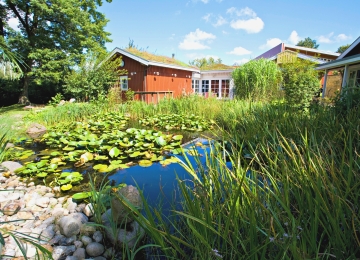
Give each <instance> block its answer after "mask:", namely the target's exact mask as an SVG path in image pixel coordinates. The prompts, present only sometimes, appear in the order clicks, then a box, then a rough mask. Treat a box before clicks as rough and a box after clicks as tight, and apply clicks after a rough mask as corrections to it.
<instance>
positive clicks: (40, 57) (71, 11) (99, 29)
mask: <svg viewBox="0 0 360 260" xmlns="http://www.w3.org/2000/svg"><path fill="white" fill-rule="evenodd" d="M106 1H107V2H111V0H106ZM101 5H102V0H87V1H82V0H47V1H43V0H4V1H1V2H0V10H1V11H0V36H1V37H2V38H4V39H5V40H6V41H7V44H8V46H9V48H10V49H11V50H12V51H13V52H16V53H18V54H19V56H21V57H22V60H23V61H24V64H23V65H21V69H22V73H23V80H22V93H21V97H20V98H19V102H21V103H24V102H27V101H28V87H29V82H30V80H31V79H35V81H36V83H38V84H41V83H44V82H54V83H57V82H59V81H60V80H62V79H63V78H64V75H65V74H66V73H67V72H68V71H69V70H70V69H71V68H72V67H73V66H76V65H77V64H79V63H80V62H81V61H82V60H83V59H84V54H85V53H86V52H87V51H93V52H97V53H103V52H105V47H104V45H105V43H106V42H109V41H110V39H109V36H110V34H109V33H107V32H105V30H104V28H105V26H106V24H107V22H108V20H107V19H106V18H105V16H104V15H103V14H102V13H100V12H98V11H97V8H98V7H99V6H101ZM11 18H15V19H17V20H18V22H19V25H18V28H19V30H13V29H12V28H10V27H9V26H8V21H9V19H11Z"/></svg>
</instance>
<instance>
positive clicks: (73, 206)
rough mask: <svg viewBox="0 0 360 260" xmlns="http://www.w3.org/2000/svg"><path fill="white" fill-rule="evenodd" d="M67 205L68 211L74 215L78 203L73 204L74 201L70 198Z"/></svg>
mask: <svg viewBox="0 0 360 260" xmlns="http://www.w3.org/2000/svg"><path fill="white" fill-rule="evenodd" d="M66 203H67V207H66V209H67V210H68V211H69V212H71V213H74V212H75V211H76V210H75V209H76V207H77V203H76V202H73V201H72V198H68V200H67V201H66Z"/></svg>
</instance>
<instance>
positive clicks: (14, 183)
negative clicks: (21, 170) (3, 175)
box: [6, 180, 19, 188]
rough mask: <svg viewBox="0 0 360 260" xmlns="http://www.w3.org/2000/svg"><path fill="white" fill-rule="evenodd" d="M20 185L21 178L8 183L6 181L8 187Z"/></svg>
mask: <svg viewBox="0 0 360 260" xmlns="http://www.w3.org/2000/svg"><path fill="white" fill-rule="evenodd" d="M18 185H19V180H11V181H9V182H8V183H6V186H7V187H11V188H15V187H17V186H18Z"/></svg>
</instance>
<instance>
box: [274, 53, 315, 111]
mask: <svg viewBox="0 0 360 260" xmlns="http://www.w3.org/2000/svg"><path fill="white" fill-rule="evenodd" d="M314 66H315V64H314V63H312V62H309V61H302V60H297V61H296V62H293V63H285V64H284V65H283V66H282V70H281V71H282V75H283V88H284V91H285V99H286V101H287V102H288V103H289V104H290V105H291V106H293V107H297V108H300V109H306V108H308V107H309V106H310V104H311V101H312V99H313V98H314V96H315V94H316V92H318V91H319V89H320V82H319V79H318V73H317V71H316V70H314Z"/></svg>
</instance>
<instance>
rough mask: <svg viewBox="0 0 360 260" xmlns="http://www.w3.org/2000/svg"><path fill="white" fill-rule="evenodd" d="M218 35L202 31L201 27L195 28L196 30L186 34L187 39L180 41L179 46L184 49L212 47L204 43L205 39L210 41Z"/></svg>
mask: <svg viewBox="0 0 360 260" xmlns="http://www.w3.org/2000/svg"><path fill="white" fill-rule="evenodd" d="M215 38H216V36H215V35H213V34H211V33H207V32H203V31H201V30H200V29H199V28H197V29H196V30H195V32H190V33H189V34H187V35H186V36H185V39H184V40H183V41H182V42H180V43H179V48H180V49H182V50H203V49H210V47H209V46H207V45H205V44H203V43H202V42H203V41H207V42H209V40H210V41H211V40H212V39H215Z"/></svg>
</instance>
